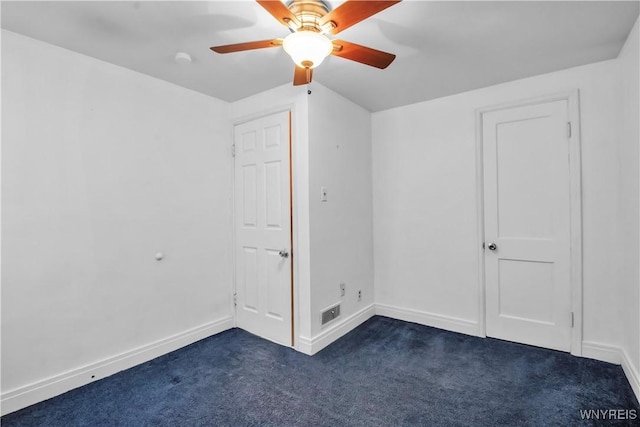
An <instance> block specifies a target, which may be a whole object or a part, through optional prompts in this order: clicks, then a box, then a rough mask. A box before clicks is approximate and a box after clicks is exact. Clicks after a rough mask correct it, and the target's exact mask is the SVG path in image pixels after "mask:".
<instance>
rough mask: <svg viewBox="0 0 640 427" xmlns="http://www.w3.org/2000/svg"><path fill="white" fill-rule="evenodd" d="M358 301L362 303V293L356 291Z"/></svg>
mask: <svg viewBox="0 0 640 427" xmlns="http://www.w3.org/2000/svg"><path fill="white" fill-rule="evenodd" d="M358 301H362V291H358Z"/></svg>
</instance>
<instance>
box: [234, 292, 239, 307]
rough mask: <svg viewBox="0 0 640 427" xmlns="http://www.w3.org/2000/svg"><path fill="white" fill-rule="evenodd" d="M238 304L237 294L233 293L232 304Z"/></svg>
mask: <svg viewBox="0 0 640 427" xmlns="http://www.w3.org/2000/svg"><path fill="white" fill-rule="evenodd" d="M237 305H238V294H233V306H234V307H236V306H237Z"/></svg>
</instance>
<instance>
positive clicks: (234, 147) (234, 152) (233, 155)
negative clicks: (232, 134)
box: [231, 144, 236, 157]
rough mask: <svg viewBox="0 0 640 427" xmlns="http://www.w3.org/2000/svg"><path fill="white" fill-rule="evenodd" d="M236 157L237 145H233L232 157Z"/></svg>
mask: <svg viewBox="0 0 640 427" xmlns="http://www.w3.org/2000/svg"><path fill="white" fill-rule="evenodd" d="M235 156H236V144H231V157H235Z"/></svg>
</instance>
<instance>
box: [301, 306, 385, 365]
mask: <svg viewBox="0 0 640 427" xmlns="http://www.w3.org/2000/svg"><path fill="white" fill-rule="evenodd" d="M374 315H375V308H374V305H373V304H371V305H369V306H367V307H365V308H363V309H362V310H360V311H358V312H356V313H354V314H352V315H351V316H349V317H347V318H346V319H344V320H342V321H341V322H339V323H336V324H335V325H332V326H331V327H329V328H327V329H325V330H324V331H322V332H320V333H319V334H318V335H316V336H315V337H313V338H307V337H300V338H299V339H298V346H297V350H298V351H300V352H302V353H304V354H308V355H309V356H312V355H314V354H316V353H317V352H319V351H320V350H322V349H323V348H325V347H326V346H328V345H329V344H331V343H332V342H334V341H335V340H337V339H338V338H340V337H341V336H343V335H345V334H347V333H348V332H351V331H352V330H353V329H355V328H357V327H358V326H360V325H361V324H362V323H364V322H366V321H367V320H369V319H370V318H371V317H373V316H374Z"/></svg>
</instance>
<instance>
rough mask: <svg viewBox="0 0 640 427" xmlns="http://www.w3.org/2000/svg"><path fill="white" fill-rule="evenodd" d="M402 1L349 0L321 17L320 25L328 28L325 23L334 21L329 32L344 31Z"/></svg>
mask: <svg viewBox="0 0 640 427" xmlns="http://www.w3.org/2000/svg"><path fill="white" fill-rule="evenodd" d="M400 1H401V0H391V1H361V0H351V1H349V0H347V1H345V2H344V3H342V4H341V5H340V6H338V7H336V8H335V9H333V10H332V11H331V12H329V13H327V14H326V15H325V16H323V17H322V19H320V26H321V27H323V28H326V27H325V25H327V24H329V23H333V29H329V30H328V31H327V32H329V33H330V34H338V33H339V32H340V31H344V30H346V29H347V28H349V27H351V26H352V25H355V24H357V23H358V22H360V21H363V20H365V19H367V18H368V17H370V16H373V15H375V14H376V13H378V12H381V11H383V10H385V9H386V8H388V7H391V6H393V5H394V4H396V3H400Z"/></svg>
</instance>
